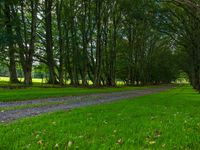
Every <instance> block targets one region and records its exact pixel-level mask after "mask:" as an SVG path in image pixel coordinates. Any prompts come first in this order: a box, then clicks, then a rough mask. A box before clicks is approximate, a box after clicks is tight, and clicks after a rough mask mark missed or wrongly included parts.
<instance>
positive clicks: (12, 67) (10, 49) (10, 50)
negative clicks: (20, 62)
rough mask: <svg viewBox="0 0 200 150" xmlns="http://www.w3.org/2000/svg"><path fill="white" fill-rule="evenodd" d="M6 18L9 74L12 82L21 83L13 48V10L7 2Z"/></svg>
mask: <svg viewBox="0 0 200 150" xmlns="http://www.w3.org/2000/svg"><path fill="white" fill-rule="evenodd" d="M5 16H6V22H5V24H6V32H7V36H8V38H7V41H8V56H9V72H10V82H11V83H19V80H18V78H17V70H16V63H15V48H14V46H13V44H14V41H13V31H12V25H11V19H12V18H11V10H10V6H9V5H8V4H7V2H5Z"/></svg>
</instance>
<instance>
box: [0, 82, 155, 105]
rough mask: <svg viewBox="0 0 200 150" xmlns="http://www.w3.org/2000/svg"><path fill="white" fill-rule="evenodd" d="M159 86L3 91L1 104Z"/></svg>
mask: <svg viewBox="0 0 200 150" xmlns="http://www.w3.org/2000/svg"><path fill="white" fill-rule="evenodd" d="M153 87H158V86H148V87H147V86H146V87H145V86H144V87H118V88H96V89H95V88H73V87H68V88H36V87H33V88H26V89H12V90H11V89H1V88H0V102H6V101H21V100H31V99H40V98H50V97H63V96H75V95H84V94H93V93H106V92H117V91H126V90H136V89H146V88H153Z"/></svg>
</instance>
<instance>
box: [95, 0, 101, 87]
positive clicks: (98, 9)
mask: <svg viewBox="0 0 200 150" xmlns="http://www.w3.org/2000/svg"><path fill="white" fill-rule="evenodd" d="M101 5H102V2H101V0H97V2H96V23H97V40H96V66H95V83H94V84H95V86H100V85H101V80H100V77H101V65H102V49H101Z"/></svg>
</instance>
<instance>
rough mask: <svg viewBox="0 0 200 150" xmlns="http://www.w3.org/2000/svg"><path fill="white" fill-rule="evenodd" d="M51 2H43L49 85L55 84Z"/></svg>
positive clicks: (49, 0) (46, 0) (48, 0)
mask: <svg viewBox="0 0 200 150" xmlns="http://www.w3.org/2000/svg"><path fill="white" fill-rule="evenodd" d="M51 13H52V0H45V31H46V53H47V65H48V68H49V81H48V83H49V84H57V79H56V73H55V62H54V56H53V38H52V15H51Z"/></svg>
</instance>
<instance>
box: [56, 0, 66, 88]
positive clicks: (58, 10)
mask: <svg viewBox="0 0 200 150" xmlns="http://www.w3.org/2000/svg"><path fill="white" fill-rule="evenodd" d="M62 5H63V0H61V1H57V5H56V14H57V25H58V35H59V64H60V66H59V82H60V85H63V84H64V79H63V77H64V70H63V69H64V58H63V56H64V42H63V34H62V27H61V24H62V22H61V20H62V18H61V13H62V7H63V6H62Z"/></svg>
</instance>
